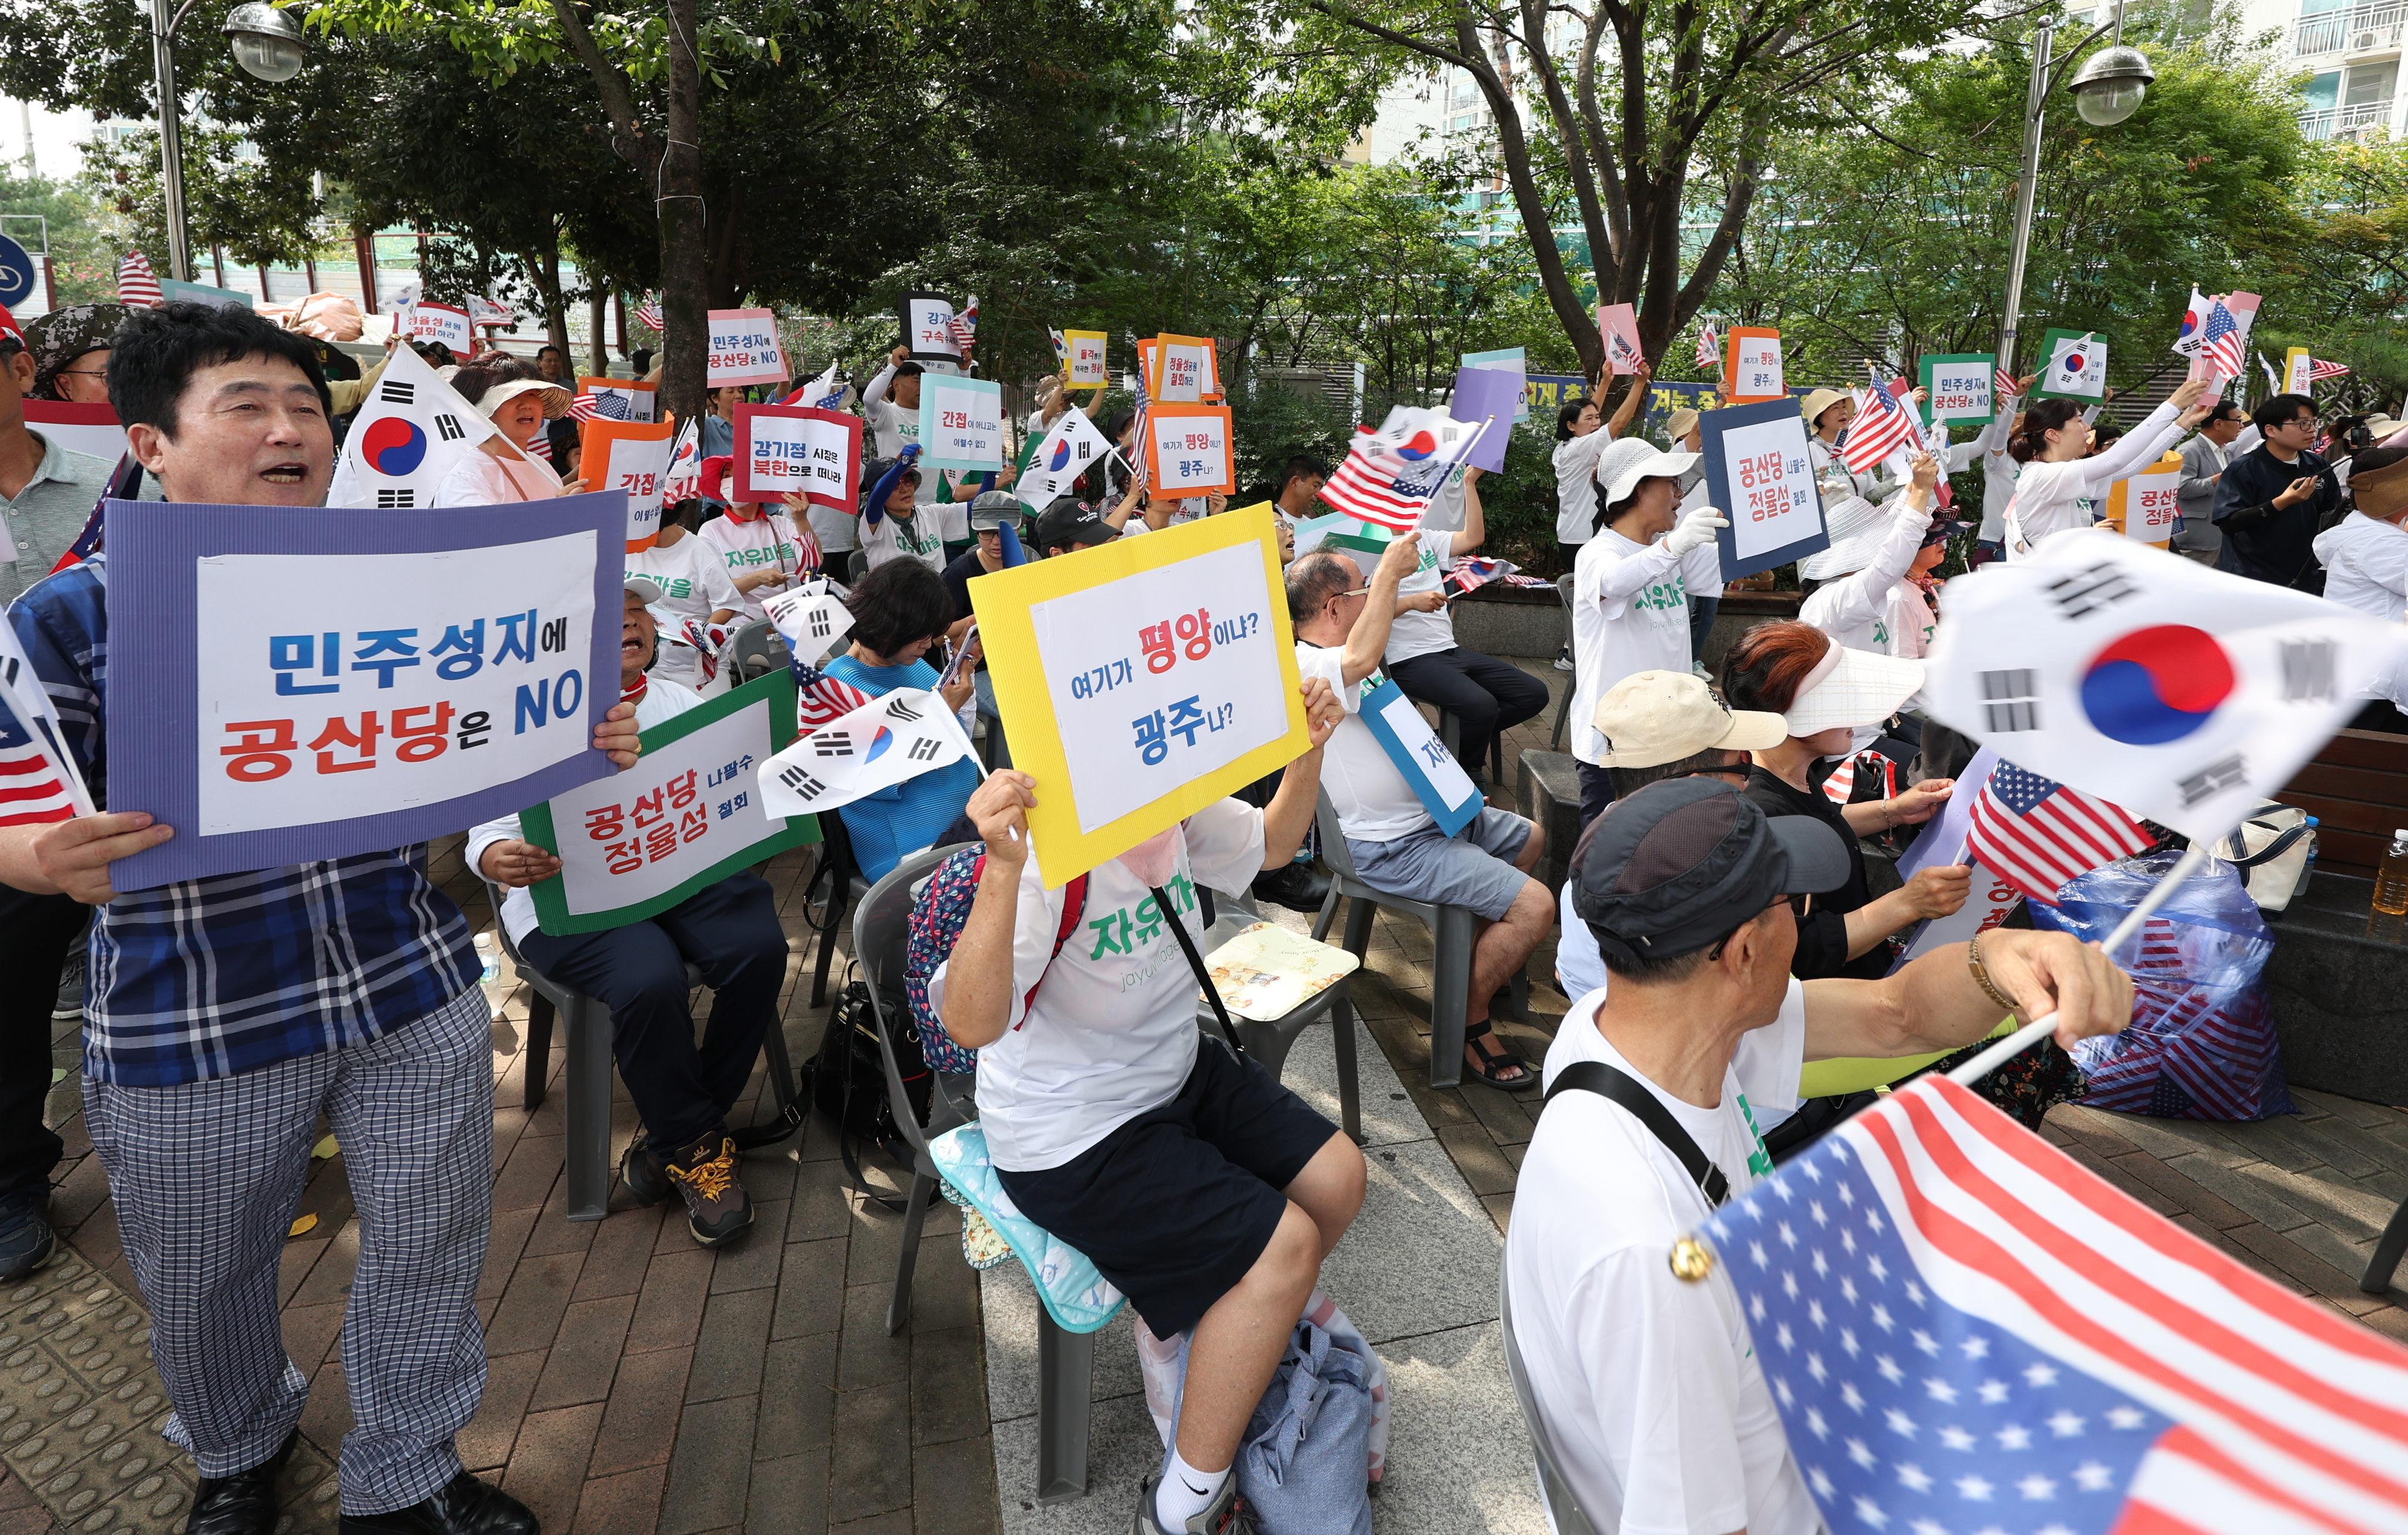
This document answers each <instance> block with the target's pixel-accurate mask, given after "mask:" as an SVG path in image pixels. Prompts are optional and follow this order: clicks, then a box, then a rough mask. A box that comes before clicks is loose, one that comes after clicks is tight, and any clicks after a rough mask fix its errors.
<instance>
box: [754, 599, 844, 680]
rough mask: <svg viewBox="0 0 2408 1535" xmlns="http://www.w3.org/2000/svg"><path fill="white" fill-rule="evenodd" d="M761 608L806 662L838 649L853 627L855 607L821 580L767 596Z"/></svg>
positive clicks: (795, 654) (797, 657)
mask: <svg viewBox="0 0 2408 1535" xmlns="http://www.w3.org/2000/svg"><path fill="white" fill-rule="evenodd" d="M761 611H762V612H764V613H766V614H767V615H768V618H769V622H770V623H771V624H774V625H776V626H777V630H778V633H779V634H780V635H781V636H783V637H784V638H785V641H786V648H787V650H789V651H791V652H792V653H794V656H795V658H796V660H798V661H801V662H802V663H804V664H805V665H806V666H808V665H810V664H812V663H814V662H816V661H818V660H819V658H820V657H821V656H823V655H825V654H826V653H828V652H829V651H831V650H833V649H835V647H836V645H837V642H838V641H839V640H841V639H842V638H844V637H845V636H846V635H847V634H849V633H851V632H852V629H853V610H852V609H850V608H847V607H846V606H845V605H844V598H843V597H841V596H839V595H837V594H836V593H834V592H830V591H827V590H826V589H825V587H824V583H822V582H819V581H813V582H811V583H810V585H807V586H800V587H797V588H796V589H795V590H794V591H791V592H781V593H779V594H778V595H776V596H773V597H768V598H766V599H764V600H763V602H762V604H761Z"/></svg>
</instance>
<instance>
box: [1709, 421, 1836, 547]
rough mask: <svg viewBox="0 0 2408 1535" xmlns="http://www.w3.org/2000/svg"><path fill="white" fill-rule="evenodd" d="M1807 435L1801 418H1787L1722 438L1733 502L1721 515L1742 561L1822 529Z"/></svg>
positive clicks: (1745, 428)
mask: <svg viewBox="0 0 2408 1535" xmlns="http://www.w3.org/2000/svg"><path fill="white" fill-rule="evenodd" d="M1805 437H1806V423H1805V421H1804V420H1803V418H1800V417H1796V416H1790V415H1785V416H1783V417H1781V418H1780V419H1778V420H1775V421H1765V422H1758V423H1756V424H1755V425H1753V426H1742V427H1738V428H1736V429H1734V430H1731V431H1727V432H1725V433H1723V434H1722V437H1721V442H1720V445H1721V451H1722V455H1723V466H1724V471H1725V472H1726V473H1727V475H1728V476H1729V477H1730V478H1729V483H1730V501H1731V504H1730V505H1729V506H1728V507H1727V508H1726V509H1725V514H1726V515H1727V516H1728V517H1729V518H1730V522H1731V543H1732V546H1733V550H1734V552H1736V554H1737V556H1738V558H1739V560H1740V562H1741V563H1742V564H1744V563H1745V562H1747V561H1749V560H1752V559H1754V558H1755V557H1756V556H1757V555H1759V554H1762V553H1765V552H1768V551H1770V550H1775V549H1786V548H1788V547H1789V546H1790V545H1791V544H1794V543H1797V542H1799V540H1800V539H1805V538H1813V537H1814V535H1816V534H1817V533H1820V532H1821V531H1822V530H1823V508H1822V503H1821V501H1820V500H1819V499H1818V498H1817V497H1816V496H1815V494H1814V481H1813V477H1812V476H1811V475H1810V474H1808V473H1807V469H1806V464H1807V458H1806V443H1805ZM1709 446H1712V444H1711V443H1710V444H1709Z"/></svg>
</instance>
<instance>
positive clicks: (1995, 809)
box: [1965, 762, 2155, 906]
mask: <svg viewBox="0 0 2408 1535" xmlns="http://www.w3.org/2000/svg"><path fill="white" fill-rule="evenodd" d="M2154 840H2155V839H2152V838H2151V837H2150V836H2149V834H2148V833H2147V832H2145V831H2143V830H2142V829H2141V825H2140V823H2139V822H2137V821H2134V820H2133V819H2132V818H2131V817H2130V816H2128V815H2127V814H2125V813H2124V812H2123V811H2121V810H2119V809H2117V808H2116V807H2115V806H2114V805H2111V804H2109V803H2108V802H2107V801H2106V800H2103V799H2099V798H2095V797H2093V796H2089V795H2085V794H2084V793H2082V792H2081V791H2080V790H2078V789H2069V788H2067V787H2066V786H2065V785H2064V784H2062V783H2058V782H2055V781H2053V780H2050V779H2045V778H2042V777H2041V776H2040V775H2039V774H2038V773H2035V772H2032V771H2030V770H2029V769H2028V768H2018V767H2016V766H2015V765H2014V763H2012V762H2001V763H2000V764H1999V765H1998V767H1997V768H1994V769H1992V771H1991V773H1990V776H1989V779H1988V781H1987V782H1984V783H1983V785H1982V792H1981V793H1980V794H1979V795H1978V796H1975V797H1974V800H1973V810H1972V813H1971V820H1970V823H1969V825H1968V826H1967V830H1966V833H1965V845H1966V849H1967V851H1968V852H1970V853H1971V854H1972V855H1973V856H1974V857H1976V858H1978V859H1980V860H1981V862H1982V867H1983V868H1986V869H1988V870H1989V871H1990V872H1992V873H1993V874H1996V875H1998V876H1999V878H2000V879H2002V880H2004V881H2006V882H2008V883H2009V884H2012V885H2014V887H2015V888H2016V889H2017V890H2020V891H2022V892H2023V893H2024V894H2025V895H2026V896H2027V897H2030V898H2031V899H2033V900H2036V901H2039V902H2041V903H2042V904H2043V905H2047V906H2055V905H2056V904H2057V891H2058V890H2060V889H2061V888H2063V887H2064V886H2065V884H2066V883H2067V882H2070V881H2071V880H2074V879H2076V878H2078V877H2080V876H2082V875H2084V874H2087V873H2089V872H2090V871H2091V870H2092V869H2094V868H2100V866H2101V865H2104V864H2110V863H2113V862H2114V861H2115V860H2116V859H2118V858H2123V857H2128V856H2129V855H2131V854H2135V853H2144V852H2146V851H2148V849H2149V847H2150V846H2151V845H2152V844H2153V842H2154Z"/></svg>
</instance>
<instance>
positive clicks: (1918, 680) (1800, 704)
mask: <svg viewBox="0 0 2408 1535" xmlns="http://www.w3.org/2000/svg"><path fill="white" fill-rule="evenodd" d="M1922 686H1923V663H1922V662H1920V661H1902V660H1900V659H1899V658H1898V657H1897V656H1894V655H1883V654H1880V653H1877V652H1874V651H1858V650H1850V649H1849V648H1848V647H1847V646H1845V645H1842V644H1841V643H1840V642H1839V641H1838V640H1836V639H1833V640H1831V641H1830V642H1829V647H1828V649H1826V650H1825V651H1824V652H1823V659H1821V660H1820V661H1817V662H1815V663H1814V669H1813V670H1812V671H1810V672H1808V673H1807V674H1806V678H1805V681H1801V682H1799V684H1798V696H1797V697H1796V699H1794V700H1793V701H1792V702H1791V703H1790V705H1789V708H1788V709H1787V710H1785V712H1784V714H1783V718H1784V719H1785V720H1786V721H1787V722H1788V724H1789V733H1790V734H1791V735H1793V736H1812V735H1815V734H1817V733H1818V732H1821V731H1825V730H1829V729H1832V728H1834V727H1836V726H1839V725H1847V726H1849V727H1851V728H1854V727H1856V726H1857V725H1866V724H1880V723H1881V722H1882V721H1884V720H1886V719H1888V718H1889V717H1890V716H1891V715H1892V714H1895V713H1897V712H1898V710H1899V705H1901V704H1903V703H1905V702H1906V701H1907V700H1908V699H1909V698H1912V697H1914V695H1915V694H1916V692H1917V691H1919V690H1920V689H1921V688H1922Z"/></svg>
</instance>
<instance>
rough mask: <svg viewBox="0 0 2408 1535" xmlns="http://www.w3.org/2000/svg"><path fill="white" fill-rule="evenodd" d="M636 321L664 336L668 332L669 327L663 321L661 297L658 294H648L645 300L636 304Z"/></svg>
mask: <svg viewBox="0 0 2408 1535" xmlns="http://www.w3.org/2000/svg"><path fill="white" fill-rule="evenodd" d="M636 323H637V324H638V325H642V326H644V327H646V328H647V329H649V330H652V331H655V332H658V333H659V334H661V335H664V336H665V335H667V334H668V329H667V326H665V325H663V324H662V323H661V299H660V295H659V294H646V295H645V297H644V301H643V302H642V303H640V304H638V305H637V306H636Z"/></svg>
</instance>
